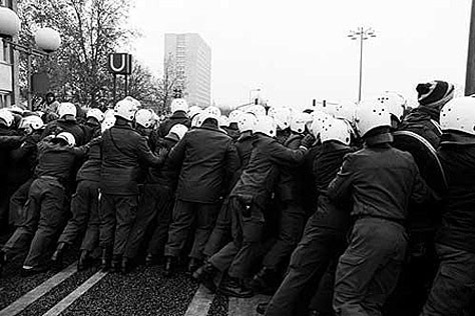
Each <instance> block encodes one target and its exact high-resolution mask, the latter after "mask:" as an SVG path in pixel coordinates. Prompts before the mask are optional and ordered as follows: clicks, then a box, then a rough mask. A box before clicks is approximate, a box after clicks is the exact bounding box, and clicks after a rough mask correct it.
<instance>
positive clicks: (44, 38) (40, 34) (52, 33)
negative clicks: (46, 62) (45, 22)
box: [35, 27, 61, 53]
mask: <svg viewBox="0 0 475 316" xmlns="http://www.w3.org/2000/svg"><path fill="white" fill-rule="evenodd" d="M35 43H36V45H37V46H38V47H39V48H40V49H42V50H43V51H45V52H47V53H52V52H54V51H56V50H57V49H58V48H59V46H61V37H60V35H59V33H58V31H56V30H54V29H52V28H50V27H44V28H41V29H39V30H38V31H36V34H35Z"/></svg>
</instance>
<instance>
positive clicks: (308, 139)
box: [300, 134, 315, 149]
mask: <svg viewBox="0 0 475 316" xmlns="http://www.w3.org/2000/svg"><path fill="white" fill-rule="evenodd" d="M313 143H315V137H313V135H312V134H307V135H305V137H304V138H303V139H302V141H301V142H300V146H303V147H305V148H307V149H309V148H310V147H312V145H313Z"/></svg>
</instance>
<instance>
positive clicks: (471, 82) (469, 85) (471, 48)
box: [465, 0, 475, 95]
mask: <svg viewBox="0 0 475 316" xmlns="http://www.w3.org/2000/svg"><path fill="white" fill-rule="evenodd" d="M474 93H475V1H473V0H472V13H471V17H470V30H469V37H468V56H467V73H466V77H465V95H472V94H474Z"/></svg>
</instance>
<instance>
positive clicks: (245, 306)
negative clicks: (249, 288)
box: [228, 294, 271, 316]
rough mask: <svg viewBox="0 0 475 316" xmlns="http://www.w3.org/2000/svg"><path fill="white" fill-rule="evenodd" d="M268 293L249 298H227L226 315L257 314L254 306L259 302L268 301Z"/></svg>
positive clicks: (251, 315) (252, 315)
mask: <svg viewBox="0 0 475 316" xmlns="http://www.w3.org/2000/svg"><path fill="white" fill-rule="evenodd" d="M270 299H271V297H270V296H269V295H261V294H259V295H255V296H253V297H251V298H237V297H230V298H229V306H228V315H229V316H241V315H247V316H254V315H259V314H258V313H257V312H256V307H257V305H258V304H259V303H264V302H268V301H270Z"/></svg>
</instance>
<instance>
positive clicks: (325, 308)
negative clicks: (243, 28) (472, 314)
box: [0, 81, 475, 316]
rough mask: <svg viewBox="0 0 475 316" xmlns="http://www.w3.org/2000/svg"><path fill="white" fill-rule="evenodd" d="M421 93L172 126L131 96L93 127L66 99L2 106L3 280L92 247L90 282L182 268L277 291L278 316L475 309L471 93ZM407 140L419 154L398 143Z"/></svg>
mask: <svg viewBox="0 0 475 316" xmlns="http://www.w3.org/2000/svg"><path fill="white" fill-rule="evenodd" d="M417 93H418V101H419V106H418V107H416V108H414V109H410V110H409V109H406V101H405V99H404V98H403V97H402V96H400V95H398V94H396V93H392V92H385V93H383V94H381V95H379V96H377V97H372V98H368V99H367V100H364V101H362V102H360V103H359V104H358V105H356V104H353V103H350V102H341V103H338V104H328V105H327V104H324V105H317V106H316V107H315V108H311V109H307V110H305V111H303V112H302V111H297V110H295V109H292V108H290V107H270V108H265V107H263V106H260V105H250V106H247V107H245V108H243V109H242V110H235V111H232V112H231V113H230V114H229V116H228V117H227V116H223V115H221V112H220V110H219V109H218V108H216V107H213V106H210V107H208V108H205V109H202V108H199V107H196V106H193V107H190V108H189V107H188V105H187V103H186V101H185V100H184V99H175V100H173V102H172V104H171V112H172V114H171V116H169V117H168V118H166V119H164V120H160V119H159V118H158V116H157V115H156V114H155V113H154V112H153V111H151V110H149V109H142V108H141V106H140V102H139V101H138V100H135V99H134V98H132V97H126V98H125V99H123V100H121V101H119V102H117V104H116V105H115V107H114V109H111V110H108V111H106V112H105V113H103V112H101V111H100V110H98V109H89V110H88V111H87V113H86V114H85V115H81V114H79V113H78V109H77V107H76V106H75V105H74V104H71V103H56V104H55V105H54V106H51V107H49V108H48V107H46V109H45V110H44V111H46V112H30V111H25V110H22V109H20V108H17V107H12V108H8V109H0V166H1V169H0V189H1V190H0V192H1V198H0V200H1V201H0V220H1V224H2V229H8V228H10V229H11V230H12V234H11V236H10V238H9V239H8V241H7V242H6V243H5V244H4V245H3V247H2V249H1V251H0V269H1V268H3V267H4V266H5V265H6V264H8V262H9V261H11V260H12V259H13V258H14V257H15V256H16V255H17V254H18V253H21V252H22V251H23V253H24V252H25V251H27V255H26V258H25V259H24V262H23V267H22V270H21V273H22V275H24V276H29V275H32V274H35V273H40V272H44V271H45V270H47V269H48V268H51V267H53V268H61V267H62V265H63V257H64V254H65V252H66V251H67V250H68V248H69V249H71V248H72V247H77V245H78V244H79V245H80V246H79V253H78V257H79V259H78V269H79V270H83V269H87V268H89V267H90V266H91V265H93V264H94V263H95V261H94V258H95V253H98V256H97V257H98V259H100V269H102V270H103V271H112V272H121V273H124V274H126V273H128V272H130V271H131V269H133V268H134V266H135V265H137V264H142V263H145V264H146V265H158V264H163V265H164V269H163V271H164V275H165V276H167V277H171V276H173V274H174V273H175V272H176V270H177V269H183V267H186V269H187V271H188V272H189V273H190V274H191V275H192V277H193V278H195V279H196V280H198V281H199V282H201V283H202V284H203V285H204V286H205V287H206V288H208V289H209V290H210V291H213V292H214V291H217V292H219V293H222V294H225V295H228V296H234V297H251V296H253V295H254V294H255V293H266V294H271V295H272V298H271V300H270V301H269V302H262V303H261V304H259V306H257V311H258V312H259V313H262V314H264V313H265V315H307V314H308V313H310V315H345V316H350V315H351V316H355V315H356V316H357V315H382V312H383V310H384V308H385V306H387V305H388V304H390V303H391V298H390V295H391V294H392V296H391V297H396V298H395V300H396V303H395V305H400V304H405V305H411V304H412V305H413V309H412V312H411V313H413V314H414V315H418V314H420V315H444V316H448V315H465V314H463V313H465V312H466V311H467V309H468V305H469V304H470V301H471V299H472V295H473V294H474V287H475V98H471V97H462V98H453V94H454V87H453V85H452V84H450V83H447V82H444V81H433V82H428V83H423V84H419V85H418V86H417ZM400 131H406V134H404V135H409V136H410V137H409V139H413V141H414V142H413V141H410V142H409V141H406V142H405V143H407V144H408V145H410V146H409V147H410V148H411V149H413V150H414V152H412V155H411V153H409V152H407V151H403V150H400V149H397V148H396V147H397V146H396V142H394V146H393V145H392V144H393V141H394V140H395V139H396V138H397V136H396V135H397V133H398V132H400ZM411 137H412V138H411ZM403 143H404V142H403ZM403 145H404V144H403ZM411 146H412V147H411ZM420 157H424V158H423V159H420ZM415 158H416V159H415ZM436 182H437V183H436ZM440 183H443V185H440ZM441 187H442V188H443V189H441ZM398 299H399V301H397V300H398ZM408 315H409V314H408Z"/></svg>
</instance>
